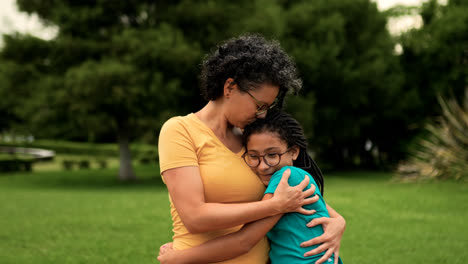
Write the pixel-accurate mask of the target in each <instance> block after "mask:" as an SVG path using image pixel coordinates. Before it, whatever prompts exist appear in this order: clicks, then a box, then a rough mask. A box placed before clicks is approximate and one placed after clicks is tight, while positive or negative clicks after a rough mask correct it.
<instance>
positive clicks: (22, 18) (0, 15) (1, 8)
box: [0, 0, 427, 39]
mask: <svg viewBox="0 0 468 264" xmlns="http://www.w3.org/2000/svg"><path fill="white" fill-rule="evenodd" d="M373 1H374V2H376V3H377V7H378V8H379V9H380V10H385V9H388V8H390V7H392V6H394V5H397V4H402V5H410V6H411V5H413V6H414V5H420V4H421V3H423V2H426V1H427V0H373ZM421 23H422V21H421V18H420V17H419V16H405V17H400V18H398V19H390V20H389V21H388V29H389V31H390V33H392V34H399V33H400V32H403V31H405V30H407V29H409V28H412V27H418V26H420V25H421ZM12 32H22V33H30V34H32V35H35V36H37V37H40V38H43V39H51V38H53V37H54V36H55V34H56V29H55V28H50V27H45V26H43V25H42V24H41V23H40V20H39V19H38V17H37V16H36V15H31V16H28V15H27V14H25V13H21V12H19V11H18V9H17V7H16V1H15V0H0V34H10V33H12Z"/></svg>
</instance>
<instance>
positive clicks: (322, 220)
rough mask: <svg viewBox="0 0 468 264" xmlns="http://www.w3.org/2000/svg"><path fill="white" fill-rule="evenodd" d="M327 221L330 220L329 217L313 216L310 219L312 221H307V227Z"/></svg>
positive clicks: (326, 222)
mask: <svg viewBox="0 0 468 264" xmlns="http://www.w3.org/2000/svg"><path fill="white" fill-rule="evenodd" d="M329 221H330V218H328V217H320V218H314V219H312V221H310V222H309V223H307V227H314V226H317V225H323V224H328V222H329Z"/></svg>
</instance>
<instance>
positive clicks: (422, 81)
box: [401, 0, 468, 126]
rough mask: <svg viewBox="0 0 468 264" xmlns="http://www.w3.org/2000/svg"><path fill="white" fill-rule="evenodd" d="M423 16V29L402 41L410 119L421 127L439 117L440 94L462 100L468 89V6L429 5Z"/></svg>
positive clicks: (464, 4)
mask: <svg viewBox="0 0 468 264" xmlns="http://www.w3.org/2000/svg"><path fill="white" fill-rule="evenodd" d="M421 15H422V17H423V20H424V25H423V27H422V28H420V29H414V30H411V31H409V32H407V33H406V34H404V35H403V36H402V37H401V43H402V46H403V54H402V56H401V65H402V67H403V70H404V71H405V73H406V74H405V75H406V81H405V84H404V89H405V90H407V91H411V92H412V93H414V96H413V99H412V104H411V105H410V106H411V107H410V108H409V111H408V115H411V116H412V117H413V122H414V124H417V125H419V126H423V124H424V122H425V121H426V118H427V117H431V116H436V115H439V114H440V108H439V107H438V102H437V96H436V95H437V94H440V95H442V96H444V97H446V96H449V95H450V93H453V94H454V96H455V97H457V98H462V97H463V92H464V90H465V88H466V86H467V85H468V52H467V50H468V3H467V2H466V1H448V4H447V5H445V6H442V5H439V4H437V1H434V0H433V1H429V2H427V3H425V4H424V5H423V8H422V11H421Z"/></svg>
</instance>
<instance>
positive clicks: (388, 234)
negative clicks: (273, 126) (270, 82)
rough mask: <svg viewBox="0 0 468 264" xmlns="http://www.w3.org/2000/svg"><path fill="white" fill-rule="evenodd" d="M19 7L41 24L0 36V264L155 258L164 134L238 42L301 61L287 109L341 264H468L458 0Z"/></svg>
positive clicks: (161, 225)
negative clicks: (315, 168)
mask: <svg viewBox="0 0 468 264" xmlns="http://www.w3.org/2000/svg"><path fill="white" fill-rule="evenodd" d="M16 4H17V6H18V9H19V10H20V11H21V12H23V13H24V14H29V15H30V17H33V18H36V19H37V20H38V21H40V22H41V23H42V24H40V26H39V27H34V29H33V30H30V31H27V32H21V31H19V30H18V31H17V32H16V31H15V32H3V39H2V41H1V48H0V98H1V99H0V146H1V147H3V149H4V150H6V151H5V153H0V169H1V172H0V190H1V191H0V196H1V202H0V216H1V218H0V225H1V226H2V229H0V238H1V239H0V263H55V262H61V263H157V261H156V260H155V257H156V255H157V249H158V247H159V245H161V244H162V243H165V242H167V241H170V240H171V235H172V233H171V220H170V215H169V204H168V196H167V190H166V188H165V186H164V184H163V183H162V181H161V178H160V176H159V167H158V164H157V160H158V157H157V138H158V132H159V129H160V127H161V125H162V124H163V122H164V121H165V120H167V119H168V118H169V117H171V116H174V115H185V114H187V113H190V112H195V111H197V110H198V109H199V108H201V107H202V106H203V105H204V104H205V103H206V102H204V101H203V100H202V99H201V98H200V96H199V90H198V77H197V76H198V74H199V71H200V63H201V60H202V59H203V56H204V55H205V54H206V53H207V52H209V51H210V50H211V49H212V48H213V47H214V46H215V45H216V44H218V43H219V42H220V41H223V40H225V39H228V38H231V37H234V36H238V35H240V34H243V33H247V32H256V33H260V34H263V35H264V36H265V37H266V38H268V39H276V40H278V41H279V42H280V44H281V45H282V47H283V48H284V49H285V50H286V52H287V53H288V54H290V55H291V56H292V57H293V59H294V61H296V63H297V66H298V69H299V72H300V75H301V77H302V78H303V81H304V88H303V89H302V91H301V92H300V93H299V95H297V96H294V95H291V96H289V98H288V99H287V103H286V110H287V111H288V112H290V113H292V114H293V116H295V117H296V118H297V119H298V120H299V121H300V122H301V123H302V124H303V126H304V129H305V132H306V133H307V136H308V138H309V150H310V151H311V153H312V154H313V155H314V157H315V159H316V160H317V162H318V164H319V165H320V166H321V168H322V169H323V171H324V174H325V183H326V194H325V197H326V199H327V202H328V203H329V204H330V205H332V206H333V207H334V208H335V209H336V210H337V211H338V212H340V213H341V214H342V215H343V216H344V217H345V218H346V220H347V230H346V232H345V235H344V238H343V242H342V248H341V251H340V254H341V256H342V258H343V260H344V261H345V262H346V263H466V262H467V261H468V253H467V252H466V248H468V228H467V224H466V220H467V219H468V210H467V209H468V193H467V190H468V183H467V182H466V179H467V175H468V173H467V171H468V170H467V169H468V165H467V164H468V154H467V151H468V111H467V109H468V97H467V96H466V89H467V81H468V1H466V0H452V1H450V0H449V1H443V2H441V1H434V0H432V1H425V2H423V3H420V2H419V3H418V4H417V5H411V6H407V5H394V6H391V7H390V6H387V7H386V8H385V9H383V8H380V9H379V8H378V4H377V3H375V2H372V1H369V0H328V1H325V0H317V1H284V0H275V1H267V0H255V1H236V2H232V1H224V0H219V1H149V0H148V1H143V0H140V1H137V0H132V1H105V0H103V1H64V0H63V1H59V0H55V1H54V0H42V1H41V0H35V1H32V0H18V1H16ZM408 19H409V20H408ZM5 21H6V20H5V19H4V20H3V22H4V24H5ZM402 21H403V22H402ZM404 21H412V22H411V23H410V24H411V27H409V28H406V29H405V28H404V27H403V29H402V28H401V23H404ZM399 23H400V24H399ZM11 28H14V26H12V27H11ZM12 147H26V148H39V149H47V150H53V151H54V152H55V156H54V158H53V159H52V160H48V161H38V158H37V157H32V156H31V155H27V154H24V153H13V152H15V151H12ZM15 150H19V149H15Z"/></svg>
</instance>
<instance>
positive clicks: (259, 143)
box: [246, 132, 288, 152]
mask: <svg viewBox="0 0 468 264" xmlns="http://www.w3.org/2000/svg"><path fill="white" fill-rule="evenodd" d="M287 147H288V144H287V143H286V142H285V141H284V140H282V139H281V138H280V137H279V135H278V133H274V132H259V133H253V134H251V135H250V136H249V139H248V141H247V146H246V149H247V150H248V151H260V152H261V151H265V150H268V149H273V148H275V149H284V148H287Z"/></svg>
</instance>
